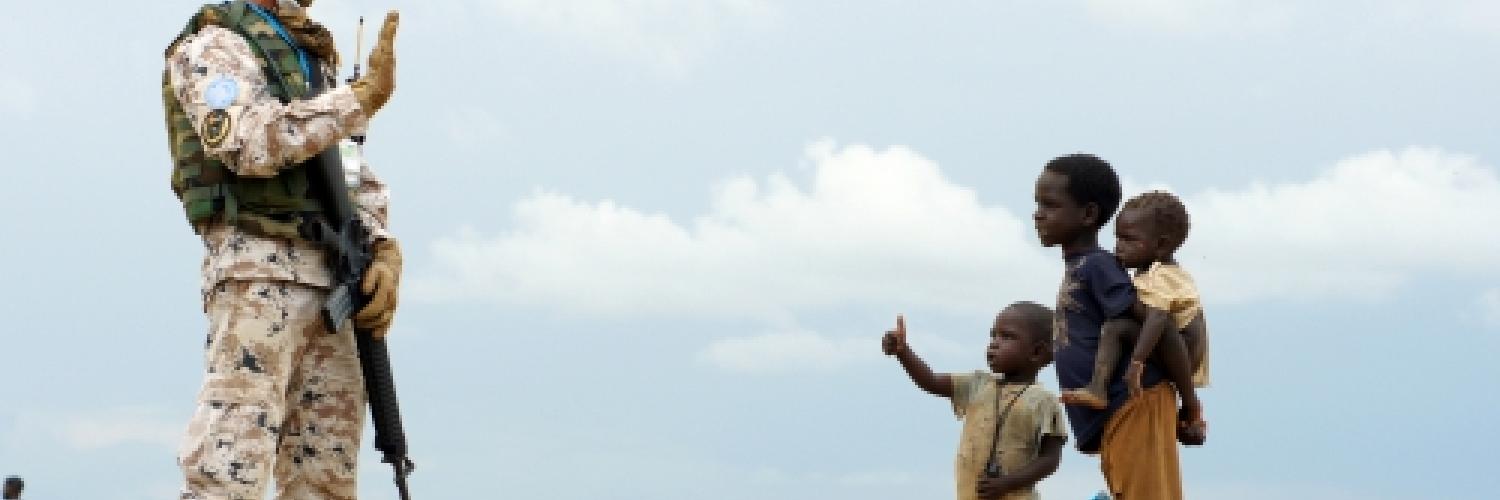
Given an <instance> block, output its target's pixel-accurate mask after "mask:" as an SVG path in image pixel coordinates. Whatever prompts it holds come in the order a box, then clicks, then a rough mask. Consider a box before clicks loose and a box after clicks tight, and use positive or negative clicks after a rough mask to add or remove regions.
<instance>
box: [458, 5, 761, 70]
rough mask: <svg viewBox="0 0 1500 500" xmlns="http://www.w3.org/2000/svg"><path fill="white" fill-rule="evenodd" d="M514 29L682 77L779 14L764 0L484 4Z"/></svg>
mask: <svg viewBox="0 0 1500 500" xmlns="http://www.w3.org/2000/svg"><path fill="white" fill-rule="evenodd" d="M480 3H481V4H483V5H486V6H487V7H489V8H492V9H493V10H494V11H496V12H498V13H499V14H500V15H501V16H503V17H505V18H507V19H510V20H512V21H514V24H515V25H516V26H518V27H522V28H526V29H533V30H537V31H540V32H542V33H544V34H547V35H550V36H553V37H556V38H561V39H564V40H566V41H570V42H573V43H577V44H580V45H582V46H584V47H587V48H589V49H591V50H595V51H599V52H603V53H606V54H609V55H612V56H615V57H621V58H625V59H629V60H634V61H639V62H645V63H648V64H650V65H652V66H654V67H656V68H658V69H661V70H664V71H667V72H669V73H681V72H682V71H685V70H686V68H687V67H688V66H689V65H690V64H692V63H693V62H694V61H696V60H697V59H698V58H700V57H702V56H703V55H704V54H706V53H708V52H709V51H710V50H711V49H712V48H714V46H716V45H718V44H719V43H720V40H721V39H722V38H723V37H724V36H725V35H726V34H727V33H728V32H733V31H741V30H746V29H753V28H757V27H761V26H764V25H765V24H766V23H768V22H769V21H770V20H772V19H774V18H775V17H776V15H777V12H778V11H777V9H776V8H775V7H774V6H773V5H772V4H771V3H770V2H768V1H765V0H569V1H566V2H559V1H555V0H482V1H481V2H480Z"/></svg>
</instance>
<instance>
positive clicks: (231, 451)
mask: <svg viewBox="0 0 1500 500" xmlns="http://www.w3.org/2000/svg"><path fill="white" fill-rule="evenodd" d="M326 296H327V292H326V291H324V290H320V289H317V288H312V287H308V286H305V285H298V284H295V283H290V282H283V281H236V280H230V281H224V282H221V283H219V285H218V286H217V287H215V288H214V289H213V290H211V291H210V292H209V293H208V294H207V295H206V296H205V298H204V301H205V311H206V312H207V314H208V323H209V332H208V345H207V348H206V353H205V358H206V364H207V374H206V376H205V377H204V382H203V388H202V390H201V391H200V392H199V394H198V403H197V408H196V410H195V412H194V414H193V418H192V421H191V422H190V423H189V424H188V429H187V434H186V436H185V437H184V439H183V442H182V447H181V449H180V450H179V452H178V458H177V462H178V465H179V466H180V467H181V468H182V472H183V474H184V477H185V479H186V484H185V486H184V487H183V491H182V496H181V497H180V498H181V499H182V500H189V499H191V500H199V499H202V500H260V499H262V498H264V496H265V491H266V489H267V487H268V485H269V482H270V481H269V479H272V478H274V479H275V483H276V490H277V492H276V498H278V499H287V500H306V499H353V498H355V492H356V488H355V472H356V466H357V459H358V457H359V444H360V431H361V430H362V428H363V425H364V422H363V418H364V402H365V394H364V385H363V384H364V382H363V379H362V376H361V375H360V371H359V357H358V354H357V351H356V348H355V344H354V336H353V334H352V333H351V332H347V331H345V332H337V333H336V332H330V331H329V330H328V329H327V327H325V326H324V324H323V322H322V319H321V318H320V316H319V313H320V308H321V305H322V300H323V299H324V297H326Z"/></svg>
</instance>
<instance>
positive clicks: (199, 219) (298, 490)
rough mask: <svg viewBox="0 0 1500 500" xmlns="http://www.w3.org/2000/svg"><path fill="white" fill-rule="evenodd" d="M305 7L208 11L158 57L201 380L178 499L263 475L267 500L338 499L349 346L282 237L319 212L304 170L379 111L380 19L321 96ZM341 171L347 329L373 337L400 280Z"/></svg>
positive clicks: (356, 433) (309, 254)
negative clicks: (357, 61)
mask: <svg viewBox="0 0 1500 500" xmlns="http://www.w3.org/2000/svg"><path fill="white" fill-rule="evenodd" d="M310 4H312V0H297V1H292V0H236V1H232V2H225V3H223V4H210V5H207V6H204V7H203V8H202V9H201V10H199V11H198V13H197V14H196V15H195V16H193V18H192V20H191V21H189V23H188V26H187V27H186V28H185V29H184V30H183V32H182V34H181V35H179V36H178V37H177V39H176V40H175V41H173V43H172V44H171V45H170V46H169V47H168V48H167V51H166V56H167V61H166V71H165V72H164V74H163V77H162V98H163V102H164V104H165V107H166V117H167V131H168V134H169V135H168V140H169V143H170V147H171V152H172V159H173V173H172V188H173V191H175V192H176V194H177V196H178V198H179V199H180V200H181V201H182V203H183V206H184V208H185V210H186V212H187V217H188V221H189V222H190V224H191V225H192V227H193V230H194V231H195V232H196V233H197V234H198V235H200V236H201V237H202V239H203V243H204V246H205V248H206V253H207V255H206V257H205V258H204V260H203V265H202V272H203V279H202V282H201V291H202V294H203V308H204V312H205V313H206V314H207V316H208V324H209V331H208V340H207V348H206V354H205V361H206V363H205V364H206V371H207V373H206V375H205V377H204V381H203V386H202V389H201V391H200V392H199V394H198V398H197V407H196V410H195V412H194V414H193V417H192V420H191V421H190V423H189V424H188V429H187V432H186V435H185V437H184V439H183V442H182V446H181V449H180V450H179V454H178V464H179V466H180V467H181V469H182V472H183V474H184V478H185V485H184V487H183V490H182V495H181V498H182V499H215V500H217V499H257V500H258V499H260V498H263V497H264V493H265V490H266V487H267V484H268V480H269V479H271V478H274V479H275V482H276V485H277V492H276V493H277V498H287V499H299V500H300V499H352V498H355V494H356V487H355V472H356V459H357V457H358V455H359V446H360V431H361V430H362V427H363V417H364V402H365V394H364V388H363V386H362V378H361V374H360V365H359V359H358V355H357V353H356V348H355V339H354V335H353V333H352V332H349V331H337V332H335V331H329V330H328V328H327V327H326V326H325V325H324V323H323V321H322V320H321V318H320V316H319V313H320V310H321V306H322V304H323V301H324V299H325V297H326V296H327V295H328V287H329V286H330V273H329V270H328V269H327V267H326V263H325V261H324V253H323V251H322V250H321V249H320V248H318V247H317V246H315V245H314V244H313V243H312V242H310V241H308V239H307V238H306V237H304V236H303V234H304V233H303V232H302V231H301V230H300V229H301V227H302V225H303V224H304V223H305V222H306V221H310V220H315V219H317V218H318V217H319V216H320V208H319V204H318V203H317V202H315V201H314V200H312V199H311V198H310V196H309V194H308V180H309V175H308V172H307V169H308V168H310V167H309V166H307V165H304V162H305V161H307V160H308V159H309V158H311V157H313V156H314V155H316V154H317V153H319V152H321V151H323V150H325V149H327V148H330V147H335V146H336V145H337V144H338V143H339V141H340V140H342V139H343V138H346V137H349V136H350V135H354V134H359V133H362V132H363V130H364V129H365V126H366V124H367V123H368V120H369V119H370V117H371V116H373V115H374V114H375V113H377V112H378V111H380V108H381V107H382V106H383V105H384V104H385V102H386V101H387V100H388V99H389V98H390V95H391V92H392V90H393V89H394V86H395V83H394V79H395V55H394V52H393V50H394V48H393V45H394V39H395V32H396V25H397V15H396V13H395V12H394V11H393V12H391V13H389V14H387V16H386V19H385V24H384V26H383V27H382V29H381V31H380V35H379V39H378V40H377V42H376V44H375V47H374V50H373V51H372V52H371V54H370V59H369V71H368V74H367V75H366V76H365V77H364V78H362V79H360V80H358V81H355V82H353V84H351V85H348V86H341V87H337V88H334V87H333V86H334V84H335V73H336V69H337V67H338V53H337V52H336V51H335V50H334V44H333V38H332V35H331V34H330V33H329V32H328V30H327V29H326V28H324V27H323V26H322V25H320V24H318V23H315V22H312V21H311V20H310V19H308V17H307V11H306V8H307V7H308V5H310ZM320 89H326V90H323V91H321V93H320V92H319V91H320ZM345 173H346V178H347V179H348V180H349V181H350V184H351V185H350V186H349V187H350V188H351V191H352V193H353V195H354V196H353V199H354V200H355V201H356V202H357V204H358V205H359V206H358V211H359V212H360V218H361V219H362V220H363V222H364V223H365V225H366V226H368V227H369V229H370V232H371V234H372V239H373V241H372V245H373V247H374V261H373V263H372V264H370V267H369V269H368V271H367V272H366V274H365V278H364V280H363V281H362V282H361V286H362V288H363V289H364V292H365V293H367V294H369V296H370V297H371V298H370V301H369V304H368V306H366V307H365V308H363V309H361V310H360V311H358V313H357V314H356V315H355V318H354V319H355V321H354V322H355V323H356V325H357V326H358V327H359V328H361V329H368V330H370V331H371V332H372V333H373V335H375V336H376V337H383V336H384V335H385V333H386V332H387V331H388V329H389V328H390V324H391V319H392V316H393V315H394V314H395V309H396V289H397V284H398V281H399V280H400V274H401V252H400V250H399V247H398V246H397V244H396V240H395V239H393V238H392V237H391V235H390V233H389V232H388V231H387V228H386V208H387V191H386V186H385V184H384V183H383V182H382V181H381V180H380V179H379V178H378V177H376V176H375V174H374V172H372V171H371V170H370V168H369V166H368V165H365V164H364V162H363V160H361V159H351V158H346V172H345Z"/></svg>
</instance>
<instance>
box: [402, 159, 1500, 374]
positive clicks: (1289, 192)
mask: <svg viewBox="0 0 1500 500" xmlns="http://www.w3.org/2000/svg"><path fill="white" fill-rule="evenodd" d="M807 159H808V160H809V163H810V166H811V169H812V176H811V180H810V182H809V183H807V184H808V185H806V186H803V185H799V183H798V182H796V181H794V180H792V178H791V177H788V176H787V175H784V174H775V175H772V176H770V177H769V178H767V179H766V180H764V181H761V182H757V181H755V180H752V179H750V178H747V177H740V178H735V179H731V180H729V181H728V182H725V183H723V184H722V185H720V186H719V187H718V189H716V190H715V192H714V196H713V198H712V207H711V209H710V210H709V211H708V212H707V213H706V214H704V215H700V216H697V217H695V218H693V219H692V220H691V221H689V222H678V221H674V220H673V219H671V218H670V217H667V216H665V215H662V214H652V213H647V212H643V211H640V210H637V209H634V208H630V207H624V206H619V205H616V204H615V203H613V202H611V201H609V200H604V201H599V202H592V203H591V202H582V201H578V200H575V199H573V198H570V197H568V196H565V195H561V194H556V193H551V192H546V191H538V192H537V193H535V194H533V195H532V196H530V197H528V198H526V199H524V200H522V201H521V202H520V203H519V204H518V205H517V207H516V211H515V224H514V226H513V227H512V229H510V230H508V231H506V232H503V233H501V234H498V235H494V236H481V235H480V234H479V233H478V232H477V231H475V230H473V229H466V230H464V231H462V233H461V234H460V235H458V236H455V237H449V238H443V239H441V240H439V241H437V242H436V243H435V244H433V246H432V249H433V251H434V253H435V254H436V257H437V262H438V266H439V269H438V271H437V272H436V273H429V274H427V275H424V276H417V277H415V278H414V279H413V286H412V294H413V296H415V297H418V298H425V299H428V300H463V299H476V298H477V299H484V300H491V301H496V302H500V303H506V304H516V305H527V306H539V307H546V308H555V309H558V310H564V311H567V312H569V313H587V314H596V315H626V316H629V315H647V316H651V315H659V316H684V315H697V316H706V317H721V318H752V319H755V320H758V321H762V322H767V323H774V324H790V323H795V322H796V320H795V318H796V316H797V315H798V314H799V313H800V312H805V311H813V310H819V309H827V308H830V307H845V306H849V305H875V306H888V307H892V308H895V309H901V310H916V309H921V308H931V309H938V310H947V311H954V312H965V313H978V312H984V311H992V310H994V309H995V308H996V307H997V305H999V304H1004V303H1007V302H1010V301H1014V300H1023V299H1030V300H1039V301H1041V302H1043V303H1050V302H1051V300H1050V297H1051V296H1052V294H1054V293H1055V287H1056V283H1057V279H1058V273H1059V272H1060V267H1061V266H1060V265H1058V262H1057V260H1056V259H1057V257H1056V255H1055V250H1051V249H1042V248H1041V247H1039V246H1038V245H1037V244H1036V242H1035V236H1034V235H1033V232H1032V230H1031V229H1030V228H1029V227H1028V226H1029V224H1028V223H1027V222H1026V221H1025V220H1024V218H1022V217H1020V216H1017V215H1015V214H1012V213H1010V212H1008V211H1006V210H1004V209H1002V208H998V207H989V206H984V205H981V204H979V203H978V202H977V200H976V198H975V196H974V192H973V191H972V190H970V189H968V188H964V187H961V186H958V185H955V184H953V183H952V182H951V181H949V180H947V179H946V178H945V177H943V175H942V173H941V172H940V170H939V168H938V166H937V165H936V164H935V163H933V162H932V161H930V160H927V159H926V158H923V157H922V156H921V155H919V154H918V153H916V152H915V151H912V150H910V149H907V148H904V147H900V146H895V147H891V148H888V149H886V150H883V151H878V150H875V149H872V148H870V147H867V146H860V145H852V146H846V147H843V148H837V147H835V146H834V145H833V144H832V143H831V142H828V141H823V142H819V143H816V144H814V145H812V146H810V147H809V148H808V150H807ZM1028 180H1029V179H1028ZM1127 185H1133V183H1127ZM1185 199H1186V201H1187V204H1188V207H1189V209H1190V211H1191V214H1192V217H1193V230H1192V234H1191V235H1190V236H1189V239H1188V242H1187V245H1186V246H1185V247H1184V248H1183V251H1182V252H1181V254H1180V256H1179V259H1180V260H1181V261H1182V262H1183V263H1184V264H1185V266H1187V267H1188V269H1189V270H1190V272H1192V273H1193V274H1194V275H1195V276H1196V277H1197V279H1198V281H1199V284H1200V287H1201V289H1202V290H1203V291H1204V298H1205V300H1207V301H1208V302H1210V303H1236V302H1241V303H1242V302H1246V301H1256V300H1266V299H1289V300H1350V299H1358V300H1377V299H1381V298H1385V297H1388V296H1389V295H1390V294H1391V293H1393V292H1395V291H1396V290H1398V289H1399V287H1400V286H1402V284H1404V283H1406V282H1409V281H1412V280H1415V279H1421V278H1424V277H1430V276H1446V277H1449V278H1456V279H1470V278H1474V277H1490V278H1493V277H1495V276H1497V275H1500V266H1497V265H1495V263H1494V261H1493V259H1494V256H1495V255H1500V232H1497V231H1493V230H1490V229H1491V228H1495V227H1500V178H1497V175H1496V171H1495V170H1494V169H1493V168H1490V167H1486V166H1483V165H1481V164H1479V163H1478V161H1477V160H1476V159H1475V158H1473V157H1470V156H1464V155H1455V154H1450V153H1445V152H1443V151H1441V150H1437V149H1430V148H1409V149H1406V150H1404V151H1401V152H1399V153H1396V152H1390V151H1376V152H1372V153H1367V154H1362V155H1357V156H1353V157H1350V158H1348V159H1345V160H1343V161H1340V162H1338V163H1337V164H1336V165H1333V166H1332V167H1331V168H1328V169H1325V170H1323V171H1322V172H1320V173H1317V174H1314V175H1312V176H1311V177H1310V178H1308V179H1304V180H1298V181H1292V182H1281V183H1274V184H1271V183H1264V182H1256V183H1253V184H1251V185H1249V186H1247V187H1242V188H1235V189H1210V190H1206V191H1204V192H1200V193H1197V194H1190V195H1187V196H1185ZM1486 300H1489V299H1486ZM1494 301H1500V299H1495V300H1494ZM1494 301H1491V302H1494ZM1486 307H1490V303H1489V302H1486ZM772 330H773V332H774V333H766V334H762V335H758V336H750V337H735V338H725V339H721V340H718V341H715V342H713V343H712V344H711V345H709V346H708V347H706V348H705V349H704V350H702V351H701V352H700V353H699V354H698V357H699V360H700V361H701V362H705V363H708V364H710V365H713V366H715V367H717V368H719V369H723V370H727V371H735V372H750V373H778V372H787V371H805V370H819V369H830V368H839V367H845V366H849V365H851V364H853V363H856V362H863V361H862V360H866V359H878V356H874V355H872V354H871V353H872V352H874V349H876V347H873V346H874V345H876V341H874V340H871V339H866V338H858V339H840V338H833V337H828V336H824V335H821V334H818V333H813V332H807V331H802V330H800V329H797V328H780V329H772ZM954 350H955V351H956V352H962V350H961V349H957V348H956V347H955V348H954ZM924 352H925V351H924Z"/></svg>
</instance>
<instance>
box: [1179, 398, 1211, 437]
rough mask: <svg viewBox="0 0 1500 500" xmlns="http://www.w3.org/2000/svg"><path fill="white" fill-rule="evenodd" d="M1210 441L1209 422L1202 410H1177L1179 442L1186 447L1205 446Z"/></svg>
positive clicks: (1185, 408)
mask: <svg viewBox="0 0 1500 500" xmlns="http://www.w3.org/2000/svg"><path fill="white" fill-rule="evenodd" d="M1207 441H1208V422H1207V421H1205V420H1203V410H1202V409H1201V408H1188V407H1183V408H1182V409H1179V410H1177V442H1179V443H1182V444H1183V445H1186V446H1203V443H1205V442H1207Z"/></svg>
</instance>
